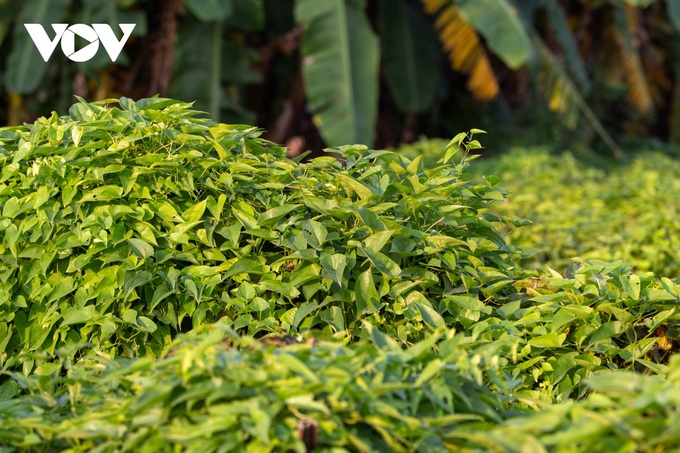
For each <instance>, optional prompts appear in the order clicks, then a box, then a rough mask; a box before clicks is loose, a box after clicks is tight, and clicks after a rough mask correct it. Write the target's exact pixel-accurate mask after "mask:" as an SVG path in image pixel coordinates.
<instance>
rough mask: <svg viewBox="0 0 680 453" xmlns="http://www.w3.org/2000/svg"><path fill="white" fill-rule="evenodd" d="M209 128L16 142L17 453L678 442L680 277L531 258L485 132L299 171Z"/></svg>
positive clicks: (0, 349) (126, 128)
mask: <svg viewBox="0 0 680 453" xmlns="http://www.w3.org/2000/svg"><path fill="white" fill-rule="evenodd" d="M115 102H118V103H119V107H112V106H111V104H114V103H115ZM196 114H197V112H195V111H193V110H191V106H190V104H185V103H181V102H178V101H173V100H167V99H159V98H152V99H144V100H140V101H138V102H133V101H131V100H129V99H121V100H120V101H114V100H110V101H105V102H101V103H93V104H90V103H87V102H84V101H81V102H79V103H78V104H76V105H74V106H73V108H72V109H71V110H70V115H69V116H66V117H59V116H57V115H56V114H55V115H53V116H52V117H51V118H49V119H46V118H43V119H40V120H38V121H36V123H35V124H32V125H27V126H24V127H17V128H5V129H2V130H0V164H1V165H2V168H3V170H2V176H1V177H0V212H1V213H2V217H1V218H0V285H1V286H0V366H2V369H3V371H5V373H4V374H3V375H0V445H5V446H7V447H9V448H10V451H13V449H28V450H31V449H33V450H36V451H45V450H50V449H51V450H63V449H67V448H71V449H72V451H85V450H87V451H90V450H93V449H97V450H98V451H118V450H131V451H132V450H134V451H137V450H140V451H147V450H148V451H156V450H158V451H174V449H175V447H185V448H187V449H188V450H190V451H232V450H233V451H239V449H241V450H242V449H244V448H247V449H248V451H269V450H272V449H274V450H295V451H304V450H305V448H307V447H309V446H310V445H317V444H318V445H319V446H320V447H323V448H331V447H335V448H339V449H341V450H340V451H346V450H354V451H371V450H375V451H388V450H389V451H413V450H419V451H449V450H451V449H479V448H484V449H494V448H495V449H498V450H501V451H520V450H521V451H544V447H558V449H559V448H566V449H573V448H586V449H588V448H592V445H594V444H592V442H593V441H595V440H597V441H599V440H602V439H606V442H607V445H610V446H611V447H612V448H614V447H616V448H624V449H625V448H627V446H630V445H634V444H635V442H638V441H639V440H640V439H642V438H645V436H646V434H647V433H655V435H656V436H657V437H654V438H652V437H649V436H647V438H649V439H652V440H650V441H649V443H648V444H646V445H647V446H648V447H649V448H652V446H653V445H666V446H668V445H674V443H675V442H676V440H675V437H673V434H672V429H670V428H668V429H667V428H664V426H666V425H665V423H671V422H673V420H677V412H676V409H677V406H673V407H672V408H670V409H668V410H667V411H665V410H660V409H659V408H658V407H657V405H658V403H659V402H660V401H662V400H663V398H666V399H667V401H676V399H677V395H676V393H675V392H676V387H675V386H676V385H677V379H676V378H673V376H676V375H677V365H678V364H677V362H672V363H670V365H669V358H670V357H671V356H672V355H673V353H674V352H676V351H677V349H678V342H677V328H678V325H677V324H678V323H677V320H678V315H677V314H676V309H677V306H678V302H680V282H679V281H678V280H671V279H668V278H655V277H654V276H653V275H652V274H636V273H633V272H631V269H630V267H627V266H623V265H622V264H621V262H615V263H607V262H603V261H597V260H590V261H582V260H581V261H575V262H574V265H572V266H571V267H570V268H569V269H568V270H567V271H566V273H565V274H564V275H562V274H560V273H558V272H556V271H552V270H548V271H547V272H542V271H534V270H525V269H523V268H522V267H520V266H518V265H517V263H519V262H520V261H521V259H522V257H523V255H522V252H521V251H516V250H514V249H513V248H512V247H511V246H509V245H508V244H507V243H506V242H505V239H504V237H503V235H502V234H501V231H503V230H504V229H508V228H515V227H519V226H521V225H523V224H524V223H525V222H524V221H522V220H518V219H515V218H512V219H510V218H503V217H499V216H498V215H497V214H493V213H492V212H491V208H492V203H493V202H494V201H497V200H503V198H504V195H503V192H501V191H499V190H498V189H496V188H495V187H494V184H495V183H496V182H497V178H487V179H486V180H485V181H484V182H483V183H479V184H477V183H473V182H471V181H470V176H469V175H468V174H466V173H464V171H465V169H466V167H467V166H468V161H469V160H470V158H469V157H468V151H469V150H471V149H474V148H476V147H478V146H480V145H479V143H478V142H476V141H475V140H473V138H472V134H460V135H458V136H457V137H456V138H454V139H453V140H452V141H451V142H450V143H449V144H448V145H447V146H445V147H444V148H445V149H444V151H443V156H444V157H443V159H441V161H440V162H439V164H438V165H437V166H436V167H434V168H425V167H424V166H423V164H422V158H421V157H416V158H414V159H408V158H406V157H403V156H401V155H399V154H396V153H391V152H385V151H380V152H378V151H368V150H366V149H365V148H364V147H360V146H347V147H342V148H338V149H335V150H332V151H334V152H336V154H337V156H336V157H330V156H328V157H323V158H318V159H314V160H311V161H309V162H305V163H300V162H297V161H293V160H289V159H287V158H286V157H285V156H284V150H283V149H282V148H280V147H278V146H276V145H274V144H272V143H269V142H267V141H265V140H262V139H260V138H259V137H258V135H259V131H258V130H256V129H254V128H250V127H247V126H234V125H225V124H215V123H213V122H211V121H210V120H207V119H200V118H197V116H196ZM473 132H474V131H473ZM674 370H675V371H674ZM673 373H675V374H673ZM667 376H668V380H667V381H664V379H666V377H667ZM676 377H677V376H676ZM589 382H590V383H591V384H590V386H589V384H588V383H589ZM626 382H628V383H630V385H629V386H628V387H625V388H619V387H620V386H621V384H622V383H626ZM648 383H649V384H650V385H651V384H654V385H653V386H651V387H650V388H651V390H646V392H647V393H645V394H644V395H645V397H644V398H643V399H642V400H637V399H635V398H637V397H638V395H636V394H635V392H636V391H637V390H636V389H638V388H642V387H644V386H646V385H647V384H648ZM632 385H635V386H638V387H635V388H633V387H631V386H632ZM612 386H613V387H615V389H614V390H612V391H611V392H609V390H608V388H609V387H612ZM590 392H594V393H592V395H590V396H589V394H590ZM604 392H606V393H607V395H608V396H607V397H605V396H603V393H604ZM606 398H609V399H606ZM645 398H646V399H645ZM674 398H676V399H674ZM632 400H634V401H635V405H634V406H633V407H632V408H631V407H628V404H629V403H630V402H631V401H632ZM673 404H675V403H673ZM537 411H538V412H537ZM603 411H609V412H610V413H611V414H615V416H616V418H615V419H614V418H607V417H606V416H602V415H600V414H601V413H602V412H603ZM584 414H585V415H584ZM642 414H644V415H645V417H648V418H647V419H645V420H648V421H649V422H648V423H647V422H645V423H641V422H640V421H639V418H640V416H641V415H642ZM612 416H614V415H612ZM664 417H666V418H667V419H668V420H670V421H667V420H666V419H664ZM588 420H596V421H597V423H595V424H594V425H593V424H592V423H591V422H588ZM584 423H590V424H589V425H588V426H587V427H584ZM673 423H674V422H673ZM625 427H630V428H631V429H625ZM658 433H661V434H658ZM526 449H531V450H526Z"/></svg>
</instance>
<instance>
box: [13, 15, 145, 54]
mask: <svg viewBox="0 0 680 453" xmlns="http://www.w3.org/2000/svg"><path fill="white" fill-rule="evenodd" d="M135 25H136V24H119V25H118V26H119V27H120V29H121V30H122V31H123V38H122V39H120V40H119V39H118V38H117V37H116V35H115V34H114V33H113V30H112V29H111V27H110V26H109V24H92V26H90V25H85V24H73V25H71V26H69V25H68V24H52V29H53V30H54V33H55V36H54V39H50V37H49V36H47V32H46V31H45V29H44V28H43V26H42V25H40V24H24V27H26V30H28V34H29V35H31V39H32V40H33V43H34V44H35V46H36V47H37V48H38V51H39V52H40V55H41V56H42V58H43V60H45V62H47V60H49V59H50V57H51V56H52V54H53V53H54V49H56V48H57V44H58V43H59V41H61V51H62V52H64V55H66V56H67V57H68V59H69V60H71V61H75V62H77V63H83V62H85V61H89V60H90V59H92V57H94V56H95V54H96V53H97V51H98V50H99V43H100V42H101V43H102V44H103V45H104V50H106V53H108V54H109V57H111V61H114V62H115V61H116V59H117V58H118V55H120V52H121V51H122V50H123V46H124V45H125V43H126V42H127V40H128V38H129V37H130V34H131V33H132V30H134V28H135ZM76 35H78V36H80V37H81V38H82V39H84V40H85V41H87V42H88V43H89V44H87V45H86V46H85V47H83V48H82V49H80V50H76Z"/></svg>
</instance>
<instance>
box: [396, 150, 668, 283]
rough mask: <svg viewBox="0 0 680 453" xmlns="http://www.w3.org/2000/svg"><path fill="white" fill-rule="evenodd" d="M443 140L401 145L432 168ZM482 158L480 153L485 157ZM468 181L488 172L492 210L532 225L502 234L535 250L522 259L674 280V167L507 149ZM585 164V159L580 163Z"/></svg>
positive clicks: (652, 160)
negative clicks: (493, 179) (605, 266)
mask: <svg viewBox="0 0 680 453" xmlns="http://www.w3.org/2000/svg"><path fill="white" fill-rule="evenodd" d="M446 143H447V142H446V141H443V140H431V141H429V142H421V143H416V144H413V145H409V146H408V147H405V148H404V152H405V154H406V155H408V156H409V157H413V156H415V155H417V154H421V153H422V154H424V155H425V156H426V157H425V158H426V160H427V165H428V166H433V165H435V162H436V160H437V159H438V158H439V157H440V156H441V155H442V148H443V147H444V146H446ZM487 153H488V154H487ZM484 154H485V157H484V158H482V159H479V160H477V161H475V163H474V165H472V168H471V173H472V174H473V175H474V179H479V178H481V177H482V176H483V175H495V176H497V177H499V178H500V180H501V182H500V183H499V184H498V187H500V188H502V189H503V190H506V191H508V192H509V194H508V199H506V200H505V201H504V202H503V203H497V204H495V205H494V206H493V211H495V212H498V213H500V214H502V215H507V216H519V217H523V218H528V219H530V220H531V221H532V224H531V225H530V226H526V227H523V228H518V229H512V230H511V231H510V229H508V230H506V232H507V235H506V239H507V241H508V242H509V243H510V244H513V245H516V246H519V247H524V248H526V249H527V250H535V251H536V252H537V253H535V254H534V255H533V256H532V257H531V259H529V260H526V261H525V262H524V264H525V265H527V266H531V267H538V268H545V266H550V267H552V268H554V269H558V270H561V271H563V270H564V269H566V268H567V267H568V266H569V265H570V264H571V262H572V259H573V258H574V257H580V258H582V259H601V260H608V261H616V260H622V261H623V263H624V264H625V265H627V266H633V267H634V268H635V269H637V270H639V271H645V272H646V271H651V272H654V273H655V274H657V275H663V276H668V277H671V276H673V277H677V276H679V275H680V253H678V251H679V250H680V215H679V213H680V162H678V161H677V160H675V159H673V158H671V157H669V156H668V155H666V154H662V153H656V152H646V153H643V154H638V155H636V156H633V157H630V158H628V159H626V160H623V161H615V160H597V159H593V156H589V157H588V156H586V157H578V156H577V155H574V154H571V153H562V154H551V153H549V152H548V151H547V150H546V149H537V148H533V149H514V150H512V151H511V152H509V153H507V154H503V155H501V156H500V157H495V156H493V153H492V151H488V152H487V151H485V152H484ZM588 159H589V160H588Z"/></svg>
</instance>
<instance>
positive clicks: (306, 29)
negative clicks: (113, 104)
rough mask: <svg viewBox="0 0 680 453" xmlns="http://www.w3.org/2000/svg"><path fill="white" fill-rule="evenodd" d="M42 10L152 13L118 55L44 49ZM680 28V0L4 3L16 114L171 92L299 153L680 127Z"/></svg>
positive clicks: (8, 112)
mask: <svg viewBox="0 0 680 453" xmlns="http://www.w3.org/2000/svg"><path fill="white" fill-rule="evenodd" d="M27 22H38V23H42V24H45V25H46V24H50V23H56V22H65V23H70V24H72V23H77V22H82V23H94V22H106V23H110V24H112V26H113V27H114V29H115V31H116V32H117V33H118V34H119V36H120V31H119V30H118V28H117V25H116V24H118V23H122V22H134V23H136V24H137V27H136V28H135V31H134V32H133V35H132V37H131V38H130V40H129V41H128V42H127V44H126V46H125V48H124V51H123V54H122V55H121V57H120V58H119V59H118V60H117V61H116V63H115V64H112V63H111V61H110V60H109V59H107V58H106V54H105V53H104V52H103V51H100V52H99V54H98V55H97V56H96V57H95V58H94V59H93V60H91V61H89V62H87V63H74V62H72V61H70V60H68V59H67V58H66V57H64V55H63V54H61V53H60V51H59V49H57V51H56V52H55V53H54V54H53V55H52V57H51V59H50V61H49V62H48V63H44V62H43V61H42V59H41V58H40V56H39V54H38V52H37V50H36V49H35V46H34V45H33V43H32V42H31V40H30V37H29V35H28V33H27V32H26V30H25V29H24V27H23V24H24V23H27ZM48 29H49V27H48ZM679 30H680V12H679V11H678V6H677V5H676V3H675V2H674V1H673V0H657V1H654V0H625V1H623V0H605V1H599V0H598V1H595V0H580V1H560V0H522V1H516V0H483V1H469V0H467V1H466V0H422V1H416V0H391V1H387V0H380V1H378V0H351V1H350V0H346V1H344V2H343V1H335V0H314V1H309V0H297V1H295V0H239V1H235V0H220V1H213V2H207V1H198V0H167V1H161V0H29V1H27V2H14V1H9V0H3V1H0V75H1V76H2V82H3V83H2V84H1V85H0V124H20V123H22V122H24V121H32V120H33V119H35V118H36V117H38V116H41V115H49V113H50V112H51V111H52V110H53V109H55V108H56V109H57V111H59V112H60V113H64V112H65V111H66V110H67V108H68V106H70V105H71V104H72V102H73V101H74V99H73V95H74V94H76V95H79V96H82V97H83V98H85V99H88V100H99V99H105V98H111V97H119V96H127V97H129V98H133V99H137V98H141V97H145V96H151V95H154V94H160V95H162V96H172V97H174V98H178V99H182V100H186V101H196V107H197V108H199V109H201V110H205V111H207V112H209V113H210V115H211V116H212V118H214V119H215V120H219V121H226V122H236V123H247V124H257V125H258V126H260V127H263V128H265V129H266V130H267V131H268V136H267V137H268V138H270V139H272V140H273V141H275V142H277V143H287V144H288V146H289V147H290V148H291V150H292V152H299V151H301V150H303V149H312V150H316V151H318V150H320V149H322V148H323V147H324V146H337V145H340V144H344V143H364V144H367V145H369V146H374V147H377V148H383V147H390V146H397V145H398V144H400V143H405V142H411V141H413V140H414V139H416V138H418V137H419V136H420V135H423V134H424V135H427V136H452V135H454V134H455V133H456V132H458V131H460V130H463V129H468V128H471V127H482V128H486V129H489V130H493V131H494V138H493V139H492V142H491V143H489V144H491V145H495V146H499V145H505V144H507V143H510V142H514V143H517V142H525V143H526V142H532V141H533V142H541V141H542V142H545V141H546V140H550V141H553V142H558V143H562V144H564V145H569V144H571V143H572V142H573V141H578V142H586V143H590V144H593V142H594V144H595V145H596V147H599V148H600V149H601V150H603V151H605V152H609V153H615V154H618V153H619V152H620V151H619V148H620V147H621V146H622V145H625V144H626V143H629V142H630V141H631V138H632V139H640V138H642V139H649V138H652V139H655V140H659V141H664V142H668V143H673V144H677V143H678V141H679V140H680V113H679V112H680V94H679V93H680V91H679V85H678V78H679V77H680V67H679V66H678V61H679V60H678V49H679V47H678V44H679V43H680V40H679V39H678V38H679V36H680V31H679ZM49 32H50V33H51V30H50V31H49ZM447 60H448V61H447Z"/></svg>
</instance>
